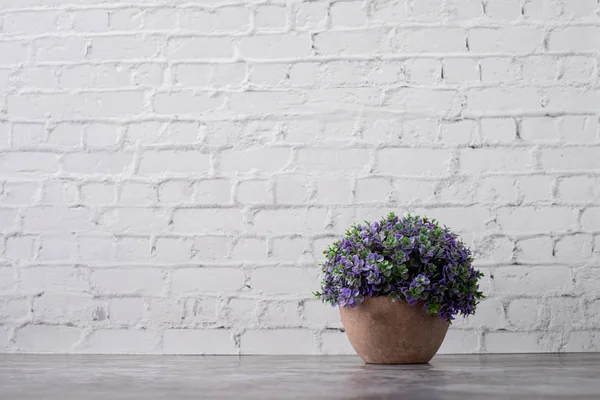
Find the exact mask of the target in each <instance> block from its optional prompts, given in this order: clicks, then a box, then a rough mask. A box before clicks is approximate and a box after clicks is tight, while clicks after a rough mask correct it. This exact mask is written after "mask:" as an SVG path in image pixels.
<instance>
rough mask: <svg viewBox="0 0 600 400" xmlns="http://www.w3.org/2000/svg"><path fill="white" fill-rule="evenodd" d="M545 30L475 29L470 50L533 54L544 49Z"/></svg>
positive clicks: (522, 28) (472, 33)
mask: <svg viewBox="0 0 600 400" xmlns="http://www.w3.org/2000/svg"><path fill="white" fill-rule="evenodd" d="M543 34H544V32H543V30H542V29H540V28H534V27H508V28H500V29H497V28H473V29H471V30H470V31H469V33H468V35H469V50H470V51H472V52H481V53H500V52H514V53H531V52H533V51H535V50H537V49H539V48H541V47H542V38H543Z"/></svg>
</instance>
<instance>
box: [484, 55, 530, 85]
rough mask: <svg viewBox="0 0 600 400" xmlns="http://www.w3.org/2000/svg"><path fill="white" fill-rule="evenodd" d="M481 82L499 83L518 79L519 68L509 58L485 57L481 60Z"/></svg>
mask: <svg viewBox="0 0 600 400" xmlns="http://www.w3.org/2000/svg"><path fill="white" fill-rule="evenodd" d="M480 66H481V81H482V82H485V83H490V82H493V83H500V82H506V81H515V80H517V79H519V73H520V66H519V65H518V64H517V63H516V62H515V61H514V60H513V59H512V58H509V57H486V58H484V59H482V60H481V62H480Z"/></svg>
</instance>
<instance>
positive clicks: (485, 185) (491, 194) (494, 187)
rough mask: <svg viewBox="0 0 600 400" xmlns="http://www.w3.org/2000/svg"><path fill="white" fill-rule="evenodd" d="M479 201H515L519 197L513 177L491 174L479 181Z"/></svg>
mask: <svg viewBox="0 0 600 400" xmlns="http://www.w3.org/2000/svg"><path fill="white" fill-rule="evenodd" d="M476 197H477V199H478V200H479V201H486V202H487V201H490V202H495V203H513V202H515V200H516V198H517V188H516V185H515V179H514V178H513V177H505V176H489V177H486V178H483V179H482V180H481V181H480V182H479V187H478V189H477V196H476Z"/></svg>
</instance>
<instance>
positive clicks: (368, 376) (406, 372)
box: [0, 353, 600, 400]
mask: <svg viewBox="0 0 600 400" xmlns="http://www.w3.org/2000/svg"><path fill="white" fill-rule="evenodd" d="M221 398H235V399H239V400H243V399H411V400H421V399H468V398H476V399H486V400H492V399H596V400H597V399H600V353H596V354H560V355H559V354H547V355H479V356H477V355H473V356H437V357H435V358H434V359H433V360H432V361H431V363H430V364H426V365H408V366H378V365H365V364H363V363H362V362H361V361H360V360H359V359H358V358H357V357H352V356H339V357H338V356H329V357H310V356H298V357H294V356H278V357H275V356H245V357H231V356H221V357H218V356H206V357H201V356H199V357H195V356H187V357H174V356H56V355H0V399H2V400H13V399H15V400H16V399H19V400H27V399H46V400H70V399H86V400H88V399H103V400H105V399H143V400H154V399H172V400H176V399H221Z"/></svg>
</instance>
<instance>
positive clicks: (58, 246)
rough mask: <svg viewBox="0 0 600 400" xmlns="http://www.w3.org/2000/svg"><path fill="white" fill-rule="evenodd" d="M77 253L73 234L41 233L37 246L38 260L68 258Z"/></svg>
mask: <svg viewBox="0 0 600 400" xmlns="http://www.w3.org/2000/svg"><path fill="white" fill-rule="evenodd" d="M76 255H77V242H75V240H73V236H62V235H61V236H49V235H48V236H47V235H42V237H41V240H40V245H39V248H38V255H37V258H38V259H39V260H70V259H72V258H75V256H76Z"/></svg>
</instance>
